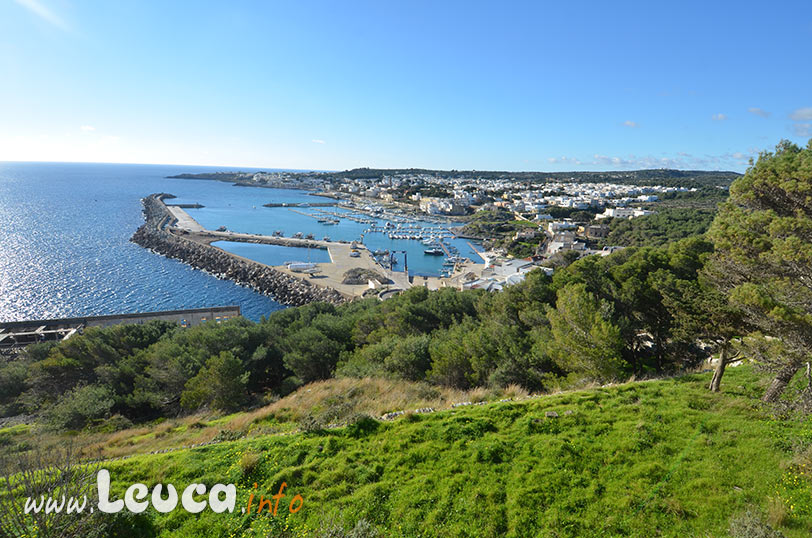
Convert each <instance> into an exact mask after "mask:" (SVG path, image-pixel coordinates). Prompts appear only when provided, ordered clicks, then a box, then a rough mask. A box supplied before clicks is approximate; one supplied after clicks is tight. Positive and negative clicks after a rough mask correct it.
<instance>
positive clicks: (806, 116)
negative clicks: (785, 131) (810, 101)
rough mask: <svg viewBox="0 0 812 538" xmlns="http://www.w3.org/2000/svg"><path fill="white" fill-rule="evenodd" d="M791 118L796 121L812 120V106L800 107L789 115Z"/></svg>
mask: <svg viewBox="0 0 812 538" xmlns="http://www.w3.org/2000/svg"><path fill="white" fill-rule="evenodd" d="M789 119H791V120H795V121H809V120H812V107H806V108H799V109H796V110H794V111H793V112H792V114H790V115H789Z"/></svg>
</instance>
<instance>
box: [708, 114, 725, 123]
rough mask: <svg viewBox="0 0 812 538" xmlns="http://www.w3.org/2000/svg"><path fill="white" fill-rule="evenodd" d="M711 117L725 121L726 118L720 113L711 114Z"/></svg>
mask: <svg viewBox="0 0 812 538" xmlns="http://www.w3.org/2000/svg"><path fill="white" fill-rule="evenodd" d="M711 119H712V120H714V121H725V120H726V119H727V116H726V115H724V114H722V113H719V114H714V115H713V116H711Z"/></svg>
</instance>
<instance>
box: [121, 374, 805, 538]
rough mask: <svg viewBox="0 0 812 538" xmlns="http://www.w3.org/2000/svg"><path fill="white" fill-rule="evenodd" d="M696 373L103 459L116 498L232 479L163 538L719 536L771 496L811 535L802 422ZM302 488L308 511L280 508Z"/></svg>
mask: <svg viewBox="0 0 812 538" xmlns="http://www.w3.org/2000/svg"><path fill="white" fill-rule="evenodd" d="M706 382H707V375H691V376H686V377H683V378H681V379H675V380H666V381H653V382H645V383H631V384H626V385H621V386H617V387H610V388H602V389H592V390H584V391H578V392H570V393H562V394H559V395H553V396H549V397H543V398H539V399H533V400H526V401H521V402H510V403H493V404H488V405H483V406H475V407H463V408H457V409H455V410H451V411H443V412H439V413H434V414H430V415H412V416H407V417H406V418H402V419H398V420H396V421H394V422H391V423H382V424H380V425H379V426H378V427H377V429H376V430H375V431H366V432H365V431H361V430H360V429H359V428H353V427H350V428H344V429H339V430H333V431H330V432H323V433H317V434H308V435H301V434H299V435H292V436H266V437H260V438H255V439H248V440H240V441H235V442H228V443H223V444H220V445H214V446H209V447H204V448H199V449H194V450H186V451H178V452H174V453H169V454H164V455H156V456H138V457H134V458H130V459H127V460H122V461H117V462H113V463H110V464H109V465H108V468H109V469H110V470H111V472H112V473H113V477H114V480H115V486H114V492H117V493H118V495H121V494H122V493H123V489H124V486H125V485H128V484H130V483H133V482H137V481H145V482H147V483H148V485H150V486H151V485H152V484H153V483H155V482H157V481H163V482H169V483H173V484H174V485H175V486H176V487H178V488H183V487H185V486H186V485H188V484H189V483H192V482H194V481H202V482H204V483H207V484H212V483H216V482H222V483H235V484H237V490H238V501H237V509H236V510H235V513H234V514H231V515H229V514H213V513H212V512H210V511H208V510H207V511H205V512H204V513H203V514H201V515H200V517H195V516H191V515H189V514H186V513H185V512H184V511H183V510H181V509H180V508H179V509H177V510H176V511H174V512H172V513H170V514H169V515H158V514H157V513H155V512H153V511H152V510H151V509H150V513H151V515H150V518H151V520H152V522H153V523H154V525H155V528H156V529H158V530H160V531H161V532H163V534H164V535H167V536H169V535H172V536H241V535H246V536H266V535H269V533H270V535H272V536H315V535H317V534H315V533H314V530H313V529H315V528H318V527H319V526H321V525H323V523H324V521H325V520H330V521H333V522H338V523H340V524H343V525H344V526H346V527H350V526H352V525H353V524H354V523H355V522H356V521H357V520H358V519H359V518H365V519H366V520H368V521H370V522H372V523H373V524H374V525H375V526H376V527H377V528H378V529H379V530H381V531H383V536H640V537H650V536H680V537H685V536H725V535H726V529H727V526H728V521H729V518H730V516H731V514H734V513H737V512H740V511H741V510H742V509H743V508H745V507H746V506H748V505H756V506H758V507H760V508H761V509H766V508H767V507H768V505H770V504H771V503H772V505H773V506H772V508H771V509H770V512H771V513H772V514H773V515H774V516H775V517H776V518H777V519H781V517H780V516H781V515H782V512H787V514H786V515H785V516H784V518H783V526H782V530H783V532H784V533H785V534H786V535H787V536H790V537H791V536H809V534H810V531H812V501H810V499H812V483H810V481H809V480H808V479H806V478H804V477H803V476H801V475H798V474H797V473H796V474H791V473H790V471H788V470H786V468H787V464H788V462H789V460H790V459H791V458H792V453H791V452H790V450H789V449H788V448H787V447H788V446H789V445H790V444H791V442H792V441H793V439H801V438H803V437H804V436H806V437H807V438H808V437H809V435H808V430H809V424H808V423H807V424H806V425H801V424H780V423H776V422H774V421H771V420H768V419H767V418H765V417H764V416H763V415H762V414H761V412H760V411H758V410H757V409H756V399H755V395H756V394H758V391H759V388H758V387H757V386H756V382H755V377H754V376H753V375H752V374H751V373H750V372H749V371H748V370H745V369H743V368H738V369H734V370H732V371H730V372H729V374H727V375H726V378H725V390H726V392H725V393H722V394H711V393H708V392H707V391H706V390H705V389H704V386H705V384H706ZM745 387H746V388H745ZM547 411H556V412H557V413H558V414H559V415H560V416H559V418H557V419H554V418H547V417H546V416H545V413H546V412H547ZM568 411H572V414H565V413H566V412H568ZM805 432H806V433H805ZM807 454H808V452H807ZM796 463H799V464H803V462H798V461H797V457H796ZM805 463H810V462H808V461H807V462H805ZM798 476H801V478H800V479H799V481H798V480H796V478H797V477H798ZM793 477H796V478H793ZM788 479H792V480H796V482H797V484H798V485H789V486H788V485H787V484H788ZM792 480H790V481H792ZM282 481H285V482H287V484H288V485H289V488H288V490H286V492H287V493H288V494H289V495H288V497H286V498H285V499H284V500H283V501H282V503H280V512H279V515H277V516H276V517H268V516H256V515H251V516H246V515H242V514H239V513H238V512H239V511H240V507H241V506H244V505H245V503H246V502H247V498H248V495H249V493H250V492H251V491H252V487H253V484H254V482H257V483H258V489H257V491H258V492H260V493H264V494H266V495H268V496H270V495H272V494H273V493H276V491H277V489H278V486H279V484H280V483H281V482H282ZM788 488H789V489H788ZM793 488H794V489H793ZM297 493H298V494H301V495H302V497H303V498H304V507H303V509H302V510H301V511H300V512H298V513H296V514H292V515H287V517H285V516H283V513H284V514H287V503H288V502H289V501H290V499H291V495H295V494H297ZM779 495H780V496H781V497H782V498H789V497H790V496H792V497H791V498H792V499H793V500H790V501H789V502H788V503H787V507H786V508H784V504H782V503H776V502H775V501H771V499H777V498H778V496H779ZM804 496H806V497H804ZM804 499H806V500H804ZM807 501H810V502H809V503H808V504H806V505H805V504H804V502H807ZM789 504H792V505H793V508H792V510H790V509H789V507H788V505H789ZM283 507H284V508H283ZM285 529H287V530H285Z"/></svg>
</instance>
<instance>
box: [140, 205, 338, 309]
mask: <svg viewBox="0 0 812 538" xmlns="http://www.w3.org/2000/svg"><path fill="white" fill-rule="evenodd" d="M170 197H171V195H167V194H163V193H162V194H152V195H150V196H148V197H146V198H144V199H143V200H142V201H141V202H142V203H143V205H144V217H145V220H146V222H145V223H144V224H143V225H142V226H141V227H140V228H138V230H136V232H135V233H134V234H133V236H132V237H131V238H130V241H132V242H133V243H135V244H137V245H140V246H142V247H144V248H148V249H150V250H152V251H153V252H156V253H158V254H161V255H163V256H166V257H167V258H174V259H177V260H180V261H182V262H184V263H186V264H188V265H191V266H192V267H194V268H196V269H201V270H203V271H206V272H209V273H212V274H214V275H216V276H218V277H220V278H225V279H228V280H231V281H233V282H236V283H237V284H240V285H243V286H248V287H250V288H253V289H255V290H256V291H258V292H260V293H263V294H265V295H268V296H270V297H272V298H273V299H274V300H276V301H278V302H280V303H282V304H285V305H289V306H299V305H303V304H307V303H312V302H317V301H323V302H328V303H334V304H338V303H341V302H344V301H346V300H347V298H346V297H345V296H344V295H342V294H341V293H339V292H338V291H336V290H334V289H330V288H323V287H319V286H316V285H314V284H312V283H310V282H308V281H306V280H304V279H302V278H298V277H295V276H292V275H289V274H287V273H283V272H281V271H277V270H275V269H273V268H271V267H267V266H264V265H261V264H258V263H254V262H251V261H246V260H244V259H240V258H236V257H234V256H232V255H231V254H228V253H226V252H225V251H223V250H220V249H218V248H216V247H213V246H211V245H208V244H204V243H198V242H196V241H192V240H190V239H185V238H182V237H178V236H177V235H174V234H172V233H170V232H168V231H166V230H165V229H164V225H165V223H167V222H170V221H171V218H172V216H171V214H170V213H169V210H168V209H167V208H166V205H164V203H163V199H164V198H170Z"/></svg>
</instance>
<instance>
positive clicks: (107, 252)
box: [0, 162, 480, 321]
mask: <svg viewBox="0 0 812 538" xmlns="http://www.w3.org/2000/svg"><path fill="white" fill-rule="evenodd" d="M218 170H222V171H228V170H232V169H230V168H214V167H199V166H198V167H195V166H166V165H128V164H84V163H82V164H79V163H2V162H0V321H11V320H19V319H34V318H40V319H42V318H52V317H66V316H80V315H102V314H114V313H123V312H146V311H153V310H168V309H177V308H195V307H202V306H218V305H239V306H240V307H241V308H242V312H243V315H245V316H246V317H248V318H251V319H259V317H260V316H262V315H264V314H268V313H270V312H272V311H274V310H278V309H280V308H282V306H281V305H279V304H278V303H276V302H275V301H273V300H271V299H270V298H268V297H266V296H263V295H260V294H258V293H256V292H254V291H252V290H250V289H248V288H243V287H240V286H238V285H236V284H234V283H232V282H229V281H226V280H219V279H217V278H215V277H213V276H211V275H208V274H206V273H204V272H201V271H198V270H195V269H192V268H190V267H189V266H187V265H184V264H183V263H181V262H179V261H176V260H170V259H167V258H164V257H162V256H159V255H156V254H153V253H151V252H149V251H147V250H145V249H143V248H141V247H139V246H137V245H135V244H132V243H130V242H129V238H130V236H131V235H132V234H133V232H134V231H135V230H136V229H137V228H138V227H139V226H140V225H141V224H142V223H143V217H142V214H141V202H140V200H141V198H143V197H144V196H147V195H148V194H151V193H154V192H167V193H171V194H174V195H175V196H177V199H176V200H172V201H171V202H170V203H195V202H198V203H200V204H202V205H203V206H205V207H203V208H202V209H190V210H188V212H189V214H190V215H191V216H192V217H194V218H195V219H196V220H197V221H198V222H199V223H200V224H201V225H203V226H204V227H206V228H208V229H216V228H218V227H220V226H226V227H227V228H228V229H229V230H231V231H235V232H245V233H259V234H267V235H270V234H272V233H273V232H274V231H276V230H281V231H283V232H284V234H285V236H287V237H290V236H292V235H293V234H294V233H296V232H303V233H304V234H307V233H313V234H314V236H315V237H316V238H317V239H322V238H323V237H324V236H329V237H330V238H331V239H332V240H334V241H335V240H347V241H351V240H355V239H360V238H361V236H362V235H364V243H365V244H366V245H367V246H368V247H369V248H370V249H372V250H376V249H381V250H390V251H406V253H407V255H408V266H409V272H410V274H427V275H436V274H439V272H440V271H441V269H442V263H443V258H442V257H439V256H426V255H425V254H424V253H423V250H424V249H425V248H426V247H425V246H424V245H422V244H421V243H420V242H419V241H412V240H401V239H389V238H388V237H387V236H386V235H384V234H381V233H366V234H365V230H366V229H367V228H368V227H369V225H368V224H362V223H358V222H354V221H352V220H350V219H347V218H341V219H340V223H339V224H337V225H325V224H320V223H318V221H317V219H316V218H314V217H313V216H308V215H317V216H318V210H319V209H324V210H328V211H337V212H339V213H342V214H346V213H347V211H346V210H344V209H339V208H336V207H328V208H314V207H307V208H297V209H296V210H295V211H294V210H292V209H291V208H268V207H263V204H265V203H268V202H275V203H283V202H284V203H313V202H324V201H326V200H328V199H326V198H323V197H316V196H312V195H311V194H309V193H308V192H306V191H299V190H289V189H266V188H253V187H235V186H233V185H232V184H230V183H226V182H219V181H208V180H188V179H168V178H166V176H168V175H175V174H179V173H184V172H189V173H198V172H210V171H218ZM242 170H246V171H249V170H251V169H247V168H243V169H242ZM297 211H298V212H297ZM302 213H306V214H302ZM376 222H377V223H378V224H381V225H382V224H383V223H384V222H385V220H381V219H378V220H376ZM423 224H425V225H429V224H430V223H425V222H424V223H423ZM435 226H436V225H435ZM447 244H449V245H453V246H455V247H456V248H458V249H459V254H460V255H461V256H464V257H468V258H471V259H472V260H474V261H477V262H478V261H480V260H479V258H478V256H477V255H476V253H475V251H474V250H472V249H471V247H470V245H468V243H467V242H466V241H463V240H456V239H449V240H447ZM218 246H221V248H227V249H228V250H230V251H231V252H234V253H236V254H239V255H241V256H245V257H247V258H251V259H256V260H257V261H260V262H262V263H266V264H269V265H279V264H282V263H284V262H285V261H294V260H298V261H313V262H327V261H329V255H328V254H327V253H326V252H324V251H313V252H311V253H310V254H308V253H307V251H306V250H305V251H302V250H301V249H285V250H284V251H283V250H274V248H273V247H270V249H269V248H264V246H262V245H255V244H246V243H230V244H229V243H226V244H220V245H218ZM278 248H279V247H277V249H278ZM321 255H323V256H324V259H317V257H318V256H321ZM308 256H310V259H308ZM397 257H398V261H399V263H398V265H397V266H396V267H395V269H397V270H403V268H404V261H406V260H404V255H403V253H400V252H399V253H398V254H397Z"/></svg>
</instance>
